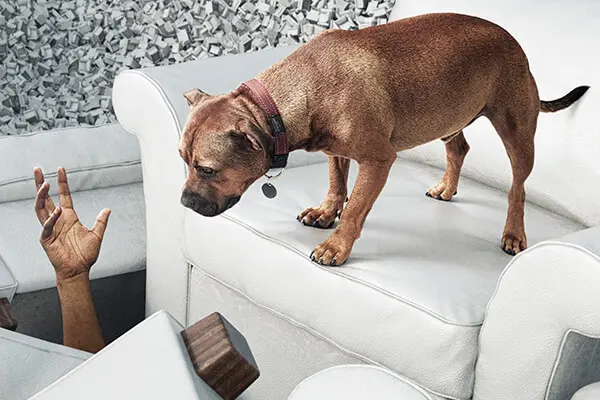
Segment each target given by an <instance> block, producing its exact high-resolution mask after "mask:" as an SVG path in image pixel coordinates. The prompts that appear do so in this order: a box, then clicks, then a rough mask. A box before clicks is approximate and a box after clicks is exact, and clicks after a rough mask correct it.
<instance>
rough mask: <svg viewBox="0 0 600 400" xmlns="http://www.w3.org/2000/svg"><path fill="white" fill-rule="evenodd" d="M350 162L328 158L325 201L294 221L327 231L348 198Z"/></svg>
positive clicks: (301, 214) (307, 210)
mask: <svg viewBox="0 0 600 400" xmlns="http://www.w3.org/2000/svg"><path fill="white" fill-rule="evenodd" d="M349 169H350V160H349V159H347V158H342V157H329V191H328V192H327V196H326V197H325V200H323V202H322V203H321V205H320V206H318V207H316V208H307V209H306V210H304V211H302V212H301V213H300V215H298V217H296V219H297V220H298V221H300V222H301V223H303V224H304V225H308V226H313V227H315V228H321V229H329V228H332V227H333V223H334V222H335V219H336V218H337V217H339V216H340V215H341V213H342V209H343V208H344V202H345V201H346V197H347V196H348V170H349Z"/></svg>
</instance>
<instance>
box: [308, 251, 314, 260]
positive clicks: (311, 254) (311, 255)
mask: <svg viewBox="0 0 600 400" xmlns="http://www.w3.org/2000/svg"><path fill="white" fill-rule="evenodd" d="M308 258H310V259H311V260H312V261H315V251H314V250H313V251H312V252H311V253H310V256H308Z"/></svg>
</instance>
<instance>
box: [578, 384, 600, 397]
mask: <svg viewBox="0 0 600 400" xmlns="http://www.w3.org/2000/svg"><path fill="white" fill-rule="evenodd" d="M598 399H600V382H596V383H592V384H591V385H587V386H586V387H583V388H581V389H580V390H578V391H577V393H575V395H573V397H571V400H598Z"/></svg>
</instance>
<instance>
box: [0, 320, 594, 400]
mask: <svg viewBox="0 0 600 400" xmlns="http://www.w3.org/2000/svg"><path fill="white" fill-rule="evenodd" d="M182 330H183V326H181V324H179V323H178V322H177V321H176V320H175V319H174V318H173V317H172V316H171V315H169V313H167V312H164V311H158V312H156V313H155V314H153V315H151V316H150V317H148V318H147V319H146V320H144V321H143V322H142V323H140V324H139V325H137V326H136V327H135V328H133V329H131V330H130V331H129V332H127V333H126V334H125V335H123V336H122V337H120V338H119V339H117V340H116V341H115V342H113V343H111V344H110V345H109V346H107V347H106V348H104V349H102V350H101V351H100V352H98V353H97V354H95V355H94V354H90V353H86V352H83V351H79V350H74V349H71V348H68V347H65V346H62V345H59V344H55V343H48V342H45V341H43V340H39V339H34V338H32V337H30V336H26V335H22V334H19V333H16V332H11V331H7V330H5V329H0V398H2V399H3V400H24V399H28V398H32V399H38V400H49V399H60V400H65V399H66V400H68V399H75V398H79V397H81V396H82V394H83V395H84V396H85V398H86V399H90V400H93V399H98V400H103V399H141V398H143V399H147V400H154V399H156V400H159V399H164V398H167V397H171V398H176V399H178V400H187V399H189V400H222V398H221V397H220V396H219V395H218V394H217V393H216V392H215V391H214V390H213V389H212V388H211V387H210V386H209V385H208V384H207V383H206V382H204V381H203V380H202V379H201V378H199V377H198V376H197V374H196V371H195V369H194V368H195V366H194V364H193V362H192V360H191V357H190V355H189V353H188V350H187V348H186V344H185V343H184V340H183V339H182V336H181V331H182ZM242 340H243V339H242ZM246 351H247V353H246V354H247V355H250V357H252V355H251V353H248V349H246ZM14 360H20V362H14ZM234 379H235V378H234ZM590 390H591V389H588V392H589V391H590ZM588 394H589V393H588ZM373 396H375V397H373ZM241 397H242V398H244V397H245V396H244V394H242V396H241ZM365 398H377V399H379V400H385V399H389V400H392V399H393V400H432V397H430V396H429V395H428V394H427V393H426V392H425V391H424V390H423V389H421V388H419V387H418V386H416V385H415V384H414V383H412V382H409V381H407V380H406V378H403V377H401V376H398V375H396V374H393V373H392V372H390V371H387V370H385V369H383V368H380V367H375V366H365V365H343V366H337V367H333V368H329V369H326V370H324V371H321V372H319V373H317V374H315V375H313V376H311V377H309V378H307V379H305V380H304V381H303V382H301V383H300V384H299V385H298V386H297V387H296V388H295V389H294V391H293V392H292V394H291V395H290V397H289V400H319V399H323V400H324V399H327V400H335V399H340V400H353V399H356V400H362V399H365Z"/></svg>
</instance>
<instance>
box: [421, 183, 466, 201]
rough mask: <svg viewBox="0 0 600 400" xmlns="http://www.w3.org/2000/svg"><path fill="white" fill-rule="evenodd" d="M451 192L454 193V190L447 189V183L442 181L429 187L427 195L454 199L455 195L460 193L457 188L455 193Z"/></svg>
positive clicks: (440, 198)
mask: <svg viewBox="0 0 600 400" xmlns="http://www.w3.org/2000/svg"><path fill="white" fill-rule="evenodd" d="M449 193H452V191H448V190H446V185H445V184H444V183H440V184H439V185H437V186H434V187H432V188H431V189H429V190H428V191H427V193H425V196H427V197H431V198H432V199H436V200H442V201H450V200H452V197H453V196H456V195H457V194H458V191H456V190H455V191H454V193H453V194H449Z"/></svg>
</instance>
